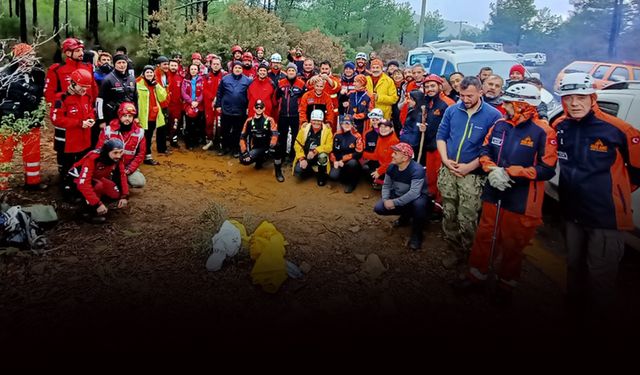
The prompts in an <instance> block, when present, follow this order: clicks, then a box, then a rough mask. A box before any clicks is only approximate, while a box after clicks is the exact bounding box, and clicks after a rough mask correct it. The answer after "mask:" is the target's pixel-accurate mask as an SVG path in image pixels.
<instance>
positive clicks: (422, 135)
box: [416, 104, 427, 163]
mask: <svg viewBox="0 0 640 375" xmlns="http://www.w3.org/2000/svg"><path fill="white" fill-rule="evenodd" d="M420 109H422V123H421V124H423V125H426V121H427V106H426V105H424V104H423V105H422V106H421V107H420ZM426 132H427V129H425V130H424V131H423V132H421V133H422V134H420V148H418V158H417V159H416V161H417V162H418V163H420V159H422V148H423V147H424V134H425V133H426Z"/></svg>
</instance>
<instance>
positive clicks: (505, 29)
mask: <svg viewBox="0 0 640 375" xmlns="http://www.w3.org/2000/svg"><path fill="white" fill-rule="evenodd" d="M533 1H534V0H497V2H495V3H491V5H490V7H491V13H490V16H489V17H490V18H489V23H488V24H487V35H488V37H489V39H490V40H492V41H500V42H502V43H504V44H511V45H515V46H518V45H520V40H521V38H522V35H523V34H524V32H525V30H526V29H527V26H528V25H529V24H530V22H531V20H532V19H533V18H534V17H535V16H536V7H535V5H534V3H533Z"/></svg>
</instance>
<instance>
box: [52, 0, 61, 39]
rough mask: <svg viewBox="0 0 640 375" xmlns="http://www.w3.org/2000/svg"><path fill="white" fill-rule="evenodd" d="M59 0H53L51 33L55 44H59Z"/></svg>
mask: <svg viewBox="0 0 640 375" xmlns="http://www.w3.org/2000/svg"><path fill="white" fill-rule="evenodd" d="M59 31H60V0H53V34H54V35H55V37H54V40H55V41H56V44H57V45H60V34H59Z"/></svg>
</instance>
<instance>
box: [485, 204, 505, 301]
mask: <svg viewBox="0 0 640 375" xmlns="http://www.w3.org/2000/svg"><path fill="white" fill-rule="evenodd" d="M501 208H502V199H498V203H497V204H496V219H495V224H494V225H493V235H492V236H491V249H490V251H489V270H488V272H487V291H488V292H489V295H493V293H494V292H495V290H496V270H495V266H494V259H493V258H494V257H495V253H496V243H497V242H498V229H499V228H500V209H501Z"/></svg>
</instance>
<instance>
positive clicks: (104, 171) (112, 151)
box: [68, 138, 129, 224]
mask: <svg viewBox="0 0 640 375" xmlns="http://www.w3.org/2000/svg"><path fill="white" fill-rule="evenodd" d="M123 155H124V144H123V143H122V141H121V140H119V139H117V138H115V139H109V140H107V141H106V142H104V144H103V145H102V148H100V149H96V150H93V151H91V152H89V153H87V154H86V156H84V157H83V158H82V159H81V160H80V161H78V162H77V163H75V164H74V165H73V167H72V168H71V169H70V170H69V171H68V173H69V175H70V176H71V177H73V178H74V182H75V184H76V186H77V189H78V191H79V192H80V193H81V194H82V196H83V197H84V199H85V201H86V206H85V208H84V209H83V211H84V214H83V216H84V217H85V219H87V220H88V221H90V222H92V223H96V224H99V223H104V222H105V221H106V218H105V216H104V215H106V214H107V212H108V211H109V209H108V208H107V206H106V205H105V204H104V203H103V202H102V199H103V197H106V198H109V199H114V200H117V201H118V208H124V207H126V206H127V204H128V199H129V185H128V184H127V182H126V181H127V175H126V174H125V171H124V165H123V163H122V156H123Z"/></svg>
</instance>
